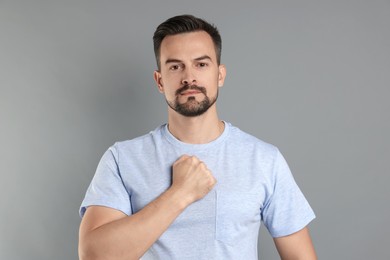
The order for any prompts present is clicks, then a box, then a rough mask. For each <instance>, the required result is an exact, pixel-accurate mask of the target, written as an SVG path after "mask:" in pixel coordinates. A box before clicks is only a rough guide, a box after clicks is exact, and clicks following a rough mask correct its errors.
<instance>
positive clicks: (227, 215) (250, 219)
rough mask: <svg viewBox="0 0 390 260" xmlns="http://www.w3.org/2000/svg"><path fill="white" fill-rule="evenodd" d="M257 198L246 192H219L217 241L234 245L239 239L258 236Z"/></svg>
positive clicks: (258, 214) (258, 209) (258, 215)
mask: <svg viewBox="0 0 390 260" xmlns="http://www.w3.org/2000/svg"><path fill="white" fill-rule="evenodd" d="M256 197H257V196H255V195H253V194H249V193H245V192H241V193H227V192H218V191H217V203H216V204H217V208H216V239H217V240H219V241H221V242H224V243H226V244H229V245H234V244H235V243H236V242H237V240H238V239H240V238H241V239H242V238H243V237H247V236H248V235H253V234H257V233H258V230H259V226H260V207H259V203H258V200H259V199H258V198H256Z"/></svg>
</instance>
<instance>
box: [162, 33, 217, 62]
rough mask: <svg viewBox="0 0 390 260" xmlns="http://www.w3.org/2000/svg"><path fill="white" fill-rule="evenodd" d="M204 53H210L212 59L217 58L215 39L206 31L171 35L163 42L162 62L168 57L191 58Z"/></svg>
mask: <svg viewBox="0 0 390 260" xmlns="http://www.w3.org/2000/svg"><path fill="white" fill-rule="evenodd" d="M203 55H208V56H209V57H211V59H212V60H216V52H215V47H214V43H213V40H212V38H211V36H210V35H209V34H208V33H206V32H205V31H196V32H189V33H180V34H175V35H169V36H166V37H165V38H164V39H163V41H162V43H161V49H160V56H161V61H162V62H164V61H165V60H166V59H172V58H175V59H188V58H190V59H191V58H196V57H200V56H203Z"/></svg>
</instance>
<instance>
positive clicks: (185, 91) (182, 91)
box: [176, 85, 206, 96]
mask: <svg viewBox="0 0 390 260" xmlns="http://www.w3.org/2000/svg"><path fill="white" fill-rule="evenodd" d="M199 93H203V94H205V95H206V89H205V88H204V87H201V86H196V85H184V86H183V87H181V88H179V89H178V90H177V91H176V95H182V96H188V95H196V94H199Z"/></svg>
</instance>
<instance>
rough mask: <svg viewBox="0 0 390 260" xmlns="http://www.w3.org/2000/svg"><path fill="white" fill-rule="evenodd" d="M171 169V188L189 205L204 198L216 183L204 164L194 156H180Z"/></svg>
mask: <svg viewBox="0 0 390 260" xmlns="http://www.w3.org/2000/svg"><path fill="white" fill-rule="evenodd" d="M172 168H173V173H172V186H171V188H172V189H175V190H177V191H178V192H180V193H181V194H182V196H184V198H185V199H186V200H187V202H188V203H189V204H191V203H193V202H195V201H197V200H199V199H201V198H203V197H204V196H206V194H207V193H209V192H210V191H211V190H212V188H213V187H214V185H215V184H216V182H217V181H216V179H215V178H214V176H213V175H212V174H211V172H210V170H209V169H208V168H207V166H206V164H205V163H204V162H202V161H200V160H199V159H198V158H197V157H195V156H188V155H183V156H181V157H180V158H179V159H178V160H177V161H176V162H175V163H174V164H173V167H172Z"/></svg>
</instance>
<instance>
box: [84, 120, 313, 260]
mask: <svg viewBox="0 0 390 260" xmlns="http://www.w3.org/2000/svg"><path fill="white" fill-rule="evenodd" d="M183 154H187V155H195V156H197V157H198V158H199V159H200V160H202V161H203V162H205V164H206V165H207V167H208V168H209V169H210V170H211V172H212V174H213V175H214V177H215V178H216V179H217V184H216V186H215V187H214V188H213V190H212V191H211V192H210V193H209V194H207V195H206V196H205V197H204V198H203V199H201V200H199V201H196V202H194V203H193V204H191V205H190V206H188V207H187V208H186V209H185V210H184V212H183V213H182V214H181V215H179V217H178V218H177V219H176V220H175V221H174V222H173V224H172V225H171V226H170V227H169V228H168V230H167V231H166V232H165V233H164V234H163V235H162V236H161V237H160V238H159V239H158V240H157V241H156V242H155V243H154V244H153V246H152V247H151V248H150V249H149V250H148V251H147V252H146V253H145V255H144V256H143V257H142V259H143V260H148V259H180V260H181V259H196V260H200V259H208V260H210V259H246V260H250V259H258V253H257V238H258V233H259V227H260V223H261V221H263V223H264V225H265V226H266V227H267V229H268V230H269V232H270V234H271V235H272V236H273V237H280V236H286V235H289V234H292V233H294V232H296V231H299V230H301V229H302V228H304V227H305V226H306V225H307V224H308V223H309V222H310V221H311V220H312V219H314V218H315V215H314V213H313V211H312V209H311V207H310V206H309V204H308V202H307V201H306V199H305V197H304V196H303V194H302V192H301V191H300V189H299V188H298V186H297V185H296V183H295V181H294V179H293V176H292V174H291V172H290V169H289V167H288V165H287V163H286V161H285V160H284V158H283V156H282V155H281V153H280V152H279V150H278V149H277V148H276V147H275V146H273V145H270V144H267V143H265V142H263V141H261V140H259V139H257V138H255V137H253V136H251V135H249V134H247V133H245V132H243V131H241V130H240V129H238V128H237V127H234V126H232V125H231V124H230V123H227V122H225V130H224V132H223V133H222V135H221V136H220V137H219V138H218V139H216V140H214V141H212V142H210V143H207V144H186V143H183V142H181V141H179V140H178V139H176V138H175V137H174V136H173V135H172V134H171V133H170V132H169V130H168V127H167V125H162V126H160V127H158V128H157V129H156V130H154V131H152V132H150V133H149V134H146V135H144V136H141V137H138V138H136V139H133V140H129V141H124V142H118V143H115V144H114V145H113V146H112V147H110V148H109V149H108V150H107V151H106V153H105V154H104V155H103V157H102V159H101V161H100V163H99V165H98V167H97V170H96V173H95V176H94V178H93V180H92V182H91V184H90V186H89V188H88V190H87V193H86V196H85V198H84V201H83V202H82V205H81V207H80V215H81V216H83V215H84V213H85V210H86V208H87V207H88V206H91V205H100V206H106V207H110V208H114V209H117V210H120V211H123V212H124V213H126V214H127V215H131V214H133V213H136V212H137V211H139V210H141V209H142V208H143V207H144V206H145V205H147V204H148V203H149V202H151V201H152V200H154V199H155V198H157V197H158V196H159V195H160V194H161V193H162V192H164V191H165V190H167V189H168V188H169V187H170V185H171V177H172V173H171V170H172V168H171V167H172V164H173V163H174V162H175V161H176V160H177V159H178V158H179V157H180V156H181V155H183Z"/></svg>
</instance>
